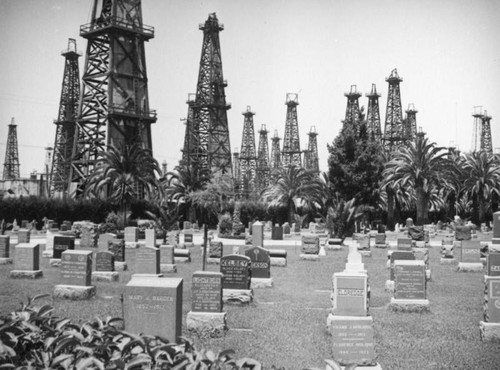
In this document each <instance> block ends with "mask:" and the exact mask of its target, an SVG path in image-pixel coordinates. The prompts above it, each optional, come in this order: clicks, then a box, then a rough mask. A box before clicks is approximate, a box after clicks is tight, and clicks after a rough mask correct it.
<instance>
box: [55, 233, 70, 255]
mask: <svg viewBox="0 0 500 370" xmlns="http://www.w3.org/2000/svg"><path fill="white" fill-rule="evenodd" d="M67 249H71V250H73V249H75V238H73V237H71V236H63V235H55V236H54V253H53V257H52V258H54V259H60V258H61V256H62V253H63V252H64V251H66V250H67Z"/></svg>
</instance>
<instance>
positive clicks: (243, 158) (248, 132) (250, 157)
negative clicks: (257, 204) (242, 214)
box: [237, 106, 257, 198]
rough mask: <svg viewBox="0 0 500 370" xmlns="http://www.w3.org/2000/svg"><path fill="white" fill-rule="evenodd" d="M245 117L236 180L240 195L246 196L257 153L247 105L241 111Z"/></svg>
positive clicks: (252, 187) (250, 114)
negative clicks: (244, 109) (245, 108)
mask: <svg viewBox="0 0 500 370" xmlns="http://www.w3.org/2000/svg"><path fill="white" fill-rule="evenodd" d="M242 114H243V116H244V117H245V119H244V121H243V133H242V136H241V150H240V158H239V159H240V171H239V172H240V173H239V177H238V178H237V181H238V182H239V183H240V195H241V196H242V197H244V198H248V196H249V195H250V193H251V192H252V190H254V187H255V186H254V183H255V177H256V169H257V153H256V151H255V131H254V125H253V116H254V115H255V113H254V112H252V111H251V108H250V106H247V110H246V112H243V113H242Z"/></svg>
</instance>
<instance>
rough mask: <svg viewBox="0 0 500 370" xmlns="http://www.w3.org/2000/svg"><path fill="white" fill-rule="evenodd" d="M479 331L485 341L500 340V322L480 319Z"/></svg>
mask: <svg viewBox="0 0 500 370" xmlns="http://www.w3.org/2000/svg"><path fill="white" fill-rule="evenodd" d="M479 333H480V335H481V340H482V341H483V342H500V323H492V322H484V321H479Z"/></svg>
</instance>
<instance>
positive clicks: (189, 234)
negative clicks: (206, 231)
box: [181, 229, 194, 248]
mask: <svg viewBox="0 0 500 370" xmlns="http://www.w3.org/2000/svg"><path fill="white" fill-rule="evenodd" d="M181 235H182V237H183V241H182V247H183V248H192V247H194V243H193V229H184V230H182V233H181Z"/></svg>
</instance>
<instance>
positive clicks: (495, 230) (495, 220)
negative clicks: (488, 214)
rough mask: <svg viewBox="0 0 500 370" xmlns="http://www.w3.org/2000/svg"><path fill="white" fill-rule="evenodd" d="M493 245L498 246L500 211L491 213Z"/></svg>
mask: <svg viewBox="0 0 500 370" xmlns="http://www.w3.org/2000/svg"><path fill="white" fill-rule="evenodd" d="M492 243H493V244H500V211H497V212H495V213H493V239H492Z"/></svg>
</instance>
